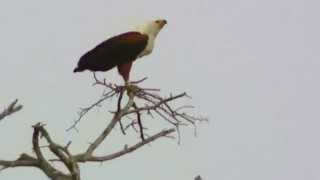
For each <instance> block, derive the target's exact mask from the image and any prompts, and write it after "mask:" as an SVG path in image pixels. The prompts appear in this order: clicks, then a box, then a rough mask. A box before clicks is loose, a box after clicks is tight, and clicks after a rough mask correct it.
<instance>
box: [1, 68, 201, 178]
mask: <svg viewBox="0 0 320 180" xmlns="http://www.w3.org/2000/svg"><path fill="white" fill-rule="evenodd" d="M94 79H95V83H94V85H101V86H103V87H105V88H106V89H107V90H108V91H106V92H104V93H103V95H102V97H101V98H100V99H98V100H97V101H96V102H94V103H93V104H91V105H90V106H88V107H86V108H82V109H81V111H80V112H79V117H78V119H77V120H75V121H74V123H73V124H72V125H71V126H70V127H69V128H68V129H67V131H69V130H71V129H76V126H77V125H78V123H79V122H80V121H81V119H82V118H83V117H85V116H86V115H87V113H88V112H90V111H91V110H92V109H94V108H96V107H100V106H101V104H102V103H103V102H104V101H106V100H107V99H109V98H112V97H114V96H118V101H117V104H116V110H115V111H112V112H111V113H112V118H111V121H109V122H108V124H107V125H106V127H105V129H104V130H103V132H102V133H101V134H100V135H98V136H97V137H96V139H95V140H94V141H93V142H92V143H91V144H90V145H89V147H88V148H87V149H85V150H84V151H83V153H80V154H75V155H73V154H71V152H69V150H68V147H69V145H70V144H71V142H69V143H68V144H67V145H66V146H62V145H60V144H58V143H56V142H54V141H53V139H52V138H51V136H50V134H49V132H48V131H47V130H46V129H45V126H44V125H43V124H41V123H38V124H36V125H34V126H33V129H34V131H33V136H32V145H33V150H34V153H35V157H32V156H30V155H27V154H22V155H20V157H19V158H18V159H16V160H14V161H6V160H0V171H1V170H3V169H6V168H11V167H19V166H28V167H37V168H39V169H41V170H42V171H43V172H44V173H45V174H46V175H47V176H48V177H49V178H50V179H52V180H80V168H79V165H78V163H85V162H104V161H109V160H113V159H115V158H118V157H121V156H124V155H126V154H129V153H131V152H133V151H135V150H137V149H139V148H141V147H143V146H145V145H147V144H149V143H151V142H153V141H155V140H157V139H159V138H161V137H172V136H169V135H170V134H172V133H173V132H177V134H178V137H179V142H180V126H183V125H188V124H191V125H193V126H194V127H196V122H198V121H204V120H206V119H205V118H198V117H195V116H192V115H190V114H188V113H186V112H183V111H184V110H186V109H189V108H193V106H189V105H183V106H180V107H174V106H173V105H171V102H173V101H175V100H177V99H180V98H185V97H188V96H187V94H186V93H181V94H178V95H170V96H169V97H162V96H160V95H158V94H156V93H155V92H158V91H159V89H154V88H140V87H138V86H137V85H136V84H137V83H140V82H142V81H144V80H145V79H146V78H144V79H142V80H140V81H137V82H132V83H130V84H126V85H125V86H118V85H116V84H111V83H106V81H105V80H103V81H100V80H98V79H97V77H96V76H95V74H94ZM125 92H126V93H125ZM125 95H127V96H128V98H125V99H127V102H126V103H125V104H124V106H123V107H122V100H123V99H124V98H123V96H125ZM16 103H17V101H15V102H13V103H12V104H11V105H10V106H9V107H8V108H7V109H5V111H4V112H3V113H1V114H0V120H1V117H2V118H4V117H5V116H7V115H10V114H12V113H14V112H16V111H18V110H20V109H21V108H22V106H17V107H16V106H15V105H16ZM153 114H154V115H153ZM133 115H135V118H132V117H131V116H133ZM145 115H147V116H149V117H151V118H156V117H158V118H160V119H162V120H164V121H166V122H169V125H170V126H173V127H174V128H170V129H168V130H162V131H160V132H158V133H156V134H154V135H153V136H147V135H146V134H145V132H144V130H148V128H147V127H144V126H143V122H142V119H143V117H144V116H145ZM124 117H126V119H125V120H129V122H127V123H126V124H128V125H127V126H126V127H124V126H123V124H122V123H121V120H122V119H123V118H124ZM117 123H119V124H120V127H121V132H122V133H123V134H124V135H126V130H127V129H128V128H133V129H134V130H135V132H137V133H140V138H141V141H139V142H138V143H136V144H135V145H132V146H129V147H128V146H127V145H125V148H124V149H121V150H119V151H117V152H114V153H111V154H107V155H102V156H96V155H94V152H95V151H96V149H97V148H99V146H100V145H101V144H102V142H104V141H106V140H107V138H108V136H109V135H110V133H111V132H112V130H113V129H114V128H115V125H116V124H117ZM136 124H137V125H138V127H139V128H136V127H135V125H136ZM40 138H44V139H45V141H46V142H47V143H48V145H47V146H45V147H48V148H49V150H50V151H51V152H52V153H53V154H54V155H55V156H56V157H55V158H56V159H50V160H48V159H47V158H46V157H45V156H44V154H43V153H42V151H41V148H42V147H43V146H40V143H39V140H40ZM54 161H58V162H61V163H62V164H63V165H64V166H65V167H66V168H67V170H68V171H69V172H68V173H67V174H65V173H63V172H62V171H61V170H59V169H57V168H56V167H54V166H53V165H52V163H53V162H54Z"/></svg>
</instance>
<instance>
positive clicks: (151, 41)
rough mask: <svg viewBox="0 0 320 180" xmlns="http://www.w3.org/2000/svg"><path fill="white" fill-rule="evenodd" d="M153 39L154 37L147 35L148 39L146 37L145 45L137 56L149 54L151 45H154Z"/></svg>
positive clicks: (151, 48)
mask: <svg viewBox="0 0 320 180" xmlns="http://www.w3.org/2000/svg"><path fill="white" fill-rule="evenodd" d="M154 41H155V37H154V36H150V35H149V39H148V43H147V45H146V48H145V49H144V50H143V51H142V52H141V53H140V54H139V55H138V57H142V56H145V55H148V54H150V53H151V52H152V50H153V47H154Z"/></svg>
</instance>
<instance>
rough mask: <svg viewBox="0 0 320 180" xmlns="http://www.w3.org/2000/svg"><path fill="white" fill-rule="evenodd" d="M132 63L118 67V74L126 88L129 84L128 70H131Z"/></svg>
mask: <svg viewBox="0 0 320 180" xmlns="http://www.w3.org/2000/svg"><path fill="white" fill-rule="evenodd" d="M131 66H132V62H129V63H125V64H121V65H118V66H117V67H118V72H119V74H120V75H121V76H122V78H123V80H124V82H125V85H126V86H127V85H128V83H129V77H130V70H131Z"/></svg>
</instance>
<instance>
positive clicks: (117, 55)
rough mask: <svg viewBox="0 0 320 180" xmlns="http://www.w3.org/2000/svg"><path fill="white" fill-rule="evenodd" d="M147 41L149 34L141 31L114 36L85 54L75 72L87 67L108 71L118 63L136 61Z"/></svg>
mask: <svg viewBox="0 0 320 180" xmlns="http://www.w3.org/2000/svg"><path fill="white" fill-rule="evenodd" d="M147 43H148V36H147V35H144V34H141V33H139V32H127V33H124V34H120V35H117V36H114V37H112V38H110V39H108V40H106V41H104V42H102V43H101V44H99V45H98V46H96V47H95V48H93V49H92V50H90V51H89V52H87V53H86V54H84V55H83V56H82V57H81V58H80V60H79V62H78V67H76V68H75V69H74V72H78V71H83V70H86V69H88V70H91V71H107V70H109V69H111V68H113V67H115V66H117V65H121V64H123V63H128V62H131V61H134V60H135V59H136V58H137V56H138V55H139V54H140V53H141V52H142V51H143V50H144V49H145V47H146V45H147Z"/></svg>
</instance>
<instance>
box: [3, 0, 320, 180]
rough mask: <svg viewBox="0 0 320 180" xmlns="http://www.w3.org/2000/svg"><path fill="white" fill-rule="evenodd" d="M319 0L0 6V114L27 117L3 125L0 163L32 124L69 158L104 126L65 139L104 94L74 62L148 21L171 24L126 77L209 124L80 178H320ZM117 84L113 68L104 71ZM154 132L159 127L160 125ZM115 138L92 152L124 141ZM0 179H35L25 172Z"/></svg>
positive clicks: (91, 124)
mask: <svg viewBox="0 0 320 180" xmlns="http://www.w3.org/2000/svg"><path fill="white" fill-rule="evenodd" d="M319 6H320V2H319V1H316V0H305V1H302V0H268V1H262V0H242V1H238V0H184V1H173V0H158V1H154V0H135V1H120V0H104V1H103V0H91V1H83V0H69V1H66V0H55V1H46V0H29V1H18V0H10V1H9V0H2V1H1V3H0V39H1V41H0V47H1V52H0V62H1V65H0V69H1V75H0V82H1V96H0V106H1V107H3V106H4V105H6V104H8V103H10V102H11V101H12V100H14V99H15V98H19V100H20V102H21V103H22V104H23V105H24V106H25V107H24V109H23V110H22V111H21V112H19V113H17V114H15V115H13V116H10V117H9V118H7V119H6V120H5V121H3V122H1V123H0V142H1V148H0V158H1V159H13V158H16V157H17V156H18V155H19V154H20V153H22V152H29V153H31V134H32V129H31V125H33V124H35V123H36V122H38V121H41V122H44V123H46V124H47V128H48V130H49V131H50V132H51V133H52V134H54V135H53V136H54V138H55V139H56V140H57V141H58V142H61V143H66V142H68V141H69V140H73V144H72V145H71V148H72V151H73V152H79V151H81V150H83V149H84V148H85V147H87V143H89V142H90V140H92V138H93V137H95V136H96V135H97V133H99V132H100V131H101V130H102V128H103V127H104V126H105V125H106V122H105V121H106V120H108V116H106V115H107V114H106V112H105V111H104V110H103V109H101V110H99V111H93V112H92V113H91V114H90V116H88V118H87V119H85V120H83V121H82V122H81V124H80V125H79V130H80V133H75V132H74V131H72V132H65V129H66V128H67V127H68V125H70V124H71V123H72V121H73V120H74V119H75V118H76V117H77V114H76V112H77V111H78V108H79V107H84V106H86V105H89V104H90V103H91V102H93V101H94V100H96V98H98V97H99V96H100V95H101V92H102V90H101V89H100V88H97V87H92V86H91V83H92V78H91V74H89V73H81V74H73V73H72V70H73V68H74V67H75V65H76V63H77V61H78V59H79V57H80V56H81V55H82V54H83V53H85V52H86V51H87V50H89V49H91V48H92V47H93V46H95V45H96V44H97V43H100V42H101V41H103V40H104V39H106V38H108V37H110V36H112V35H115V34H118V33H121V32H125V31H126V30H128V29H129V28H131V27H133V26H135V25H137V24H139V23H142V22H144V21H145V20H151V19H154V18H157V17H161V18H165V19H167V20H168V25H167V26H166V27H165V28H164V29H163V31H161V32H160V34H159V36H158V39H157V42H156V43H157V44H156V47H155V50H154V52H153V54H152V55H150V56H148V57H145V58H143V59H140V60H138V61H137V63H135V66H134V68H133V72H132V76H131V77H132V79H141V78H142V77H145V76H148V77H149V79H148V80H147V81H146V82H144V83H143V85H142V86H145V87H155V88H161V89H162V90H163V93H164V94H165V93H166V92H172V93H180V92H183V91H187V92H188V93H189V94H190V95H191V96H192V97H193V99H192V100H191V101H188V103H192V104H194V105H195V106H196V107H197V109H196V113H197V114H202V115H205V116H208V117H209V118H210V123H209V124H207V123H203V124H200V125H199V129H198V130H199V134H198V137H194V136H193V131H192V129H189V130H188V129H186V130H184V131H183V132H182V135H183V139H182V144H181V145H177V143H176V141H171V140H168V139H162V140H159V141H158V142H155V143H153V144H152V145H151V146H146V147H144V148H143V149H140V150H138V151H136V152H135V153H133V154H129V155H127V156H125V157H122V158H119V159H116V160H114V161H110V162H106V163H104V164H99V163H89V164H86V165H82V166H81V170H82V171H81V173H82V177H83V179H84V180H89V179H91V180H99V179H100V180H102V179H140V180H164V179H166V180H168V179H174V180H192V179H193V178H194V176H196V175H198V174H201V175H202V176H203V179H204V180H256V179H259V180H283V179H290V180H301V179H307V180H319V179H320V155H319V152H320V143H319V136H320V131H319V127H320V122H319V120H320V113H319V106H320V103H319V102H320V95H319V92H320V85H319V82H320V81H319V80H320V78H319V77H320V71H319V69H320V61H319V58H320V51H319V48H320V43H319V41H320V36H319V31H320V25H319V17H320V12H319ZM105 75H106V77H107V78H109V79H110V81H114V82H120V80H121V79H120V78H119V77H118V75H117V73H116V71H112V72H109V73H107V74H102V76H105ZM160 130H161V129H160ZM112 138H113V140H112V141H109V142H108V143H105V144H104V146H101V148H100V149H99V152H100V153H103V152H106V151H108V152H109V151H112V150H116V149H119V148H122V147H123V144H124V142H129V143H131V144H132V143H133V142H134V141H133V140H138V139H137V135H134V134H133V135H132V136H131V137H128V136H126V137H123V136H121V135H120V133H119V132H116V131H115V132H114V133H113V137H112ZM0 179H1V180H20V179H32V180H43V179H46V176H45V175H44V174H43V173H42V172H40V171H38V170H35V169H32V168H19V169H10V170H6V171H3V172H1V173H0Z"/></svg>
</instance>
